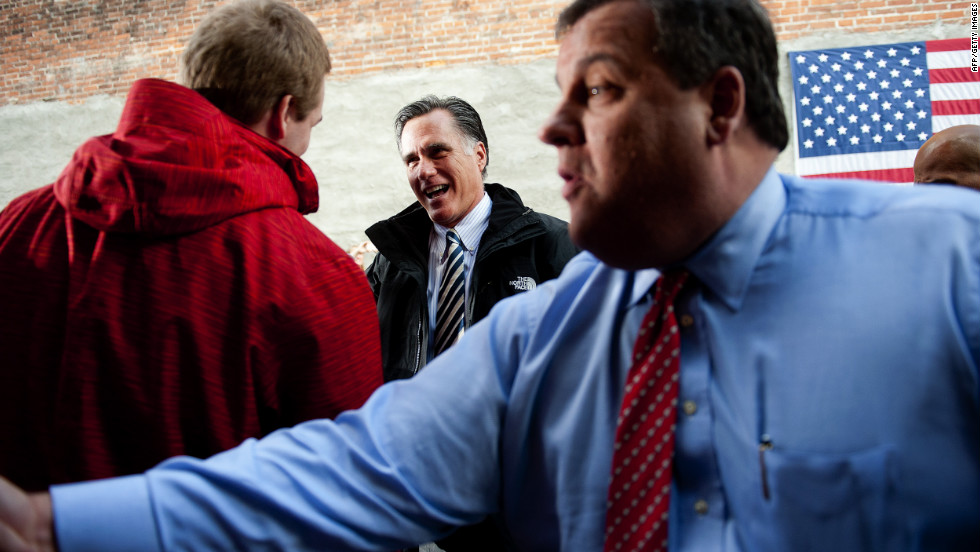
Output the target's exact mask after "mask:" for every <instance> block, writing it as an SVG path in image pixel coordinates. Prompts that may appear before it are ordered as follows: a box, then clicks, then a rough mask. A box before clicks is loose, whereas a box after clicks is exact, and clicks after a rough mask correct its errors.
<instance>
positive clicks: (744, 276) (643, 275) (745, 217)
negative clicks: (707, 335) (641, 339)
mask: <svg viewBox="0 0 980 552" xmlns="http://www.w3.org/2000/svg"><path fill="white" fill-rule="evenodd" d="M785 208H786V189H785V188H784V187H783V183H782V180H781V179H780V177H779V174H778V173H777V172H776V170H775V169H774V168H771V167H770V169H769V172H767V173H766V176H765V177H764V178H763V179H762V182H761V183H759V185H758V186H757V187H756V189H755V190H754V191H753V192H752V194H751V195H750V196H749V198H748V199H747V200H746V201H745V203H743V204H742V206H741V207H740V208H739V209H738V211H736V212H735V215H734V216H732V218H731V219H729V220H728V222H727V223H725V225H724V226H722V227H721V230H719V231H718V233H716V234H715V235H714V236H713V237H712V238H711V239H710V240H709V241H708V243H707V244H705V245H704V246H703V247H702V248H701V249H699V250H698V251H697V252H696V253H695V254H694V255H693V256H692V257H691V258H689V259H688V260H687V261H685V262H684V263H683V266H684V267H685V268H687V269H688V270H690V271H691V274H693V275H694V276H696V277H697V278H698V280H699V281H700V282H701V285H703V286H705V287H707V288H708V289H710V290H711V291H712V292H713V293H714V294H715V295H717V296H718V297H719V298H720V299H721V300H722V302H724V303H725V305H726V306H727V307H728V308H730V309H732V310H738V309H739V308H740V307H741V305H742V300H743V298H744V297H745V292H746V291H747V290H748V287H749V281H750V280H751V277H752V272H753V271H754V270H755V267H756V265H757V264H758V261H759V257H761V256H762V251H763V249H764V248H765V247H766V244H767V243H768V242H769V236H770V235H771V234H772V230H773V228H774V227H775V226H776V223H777V221H779V219H780V217H781V216H782V214H783V211H784V210H785ZM659 276H660V271H659V270H656V269H647V270H640V271H637V273H636V276H635V278H634V280H633V293H632V297H631V302H630V304H636V303H638V302H639V301H641V300H642V299H643V297H644V296H645V295H646V294H647V293H648V292H649V291H650V288H652V287H653V284H654V282H656V280H657V278H658V277H659Z"/></svg>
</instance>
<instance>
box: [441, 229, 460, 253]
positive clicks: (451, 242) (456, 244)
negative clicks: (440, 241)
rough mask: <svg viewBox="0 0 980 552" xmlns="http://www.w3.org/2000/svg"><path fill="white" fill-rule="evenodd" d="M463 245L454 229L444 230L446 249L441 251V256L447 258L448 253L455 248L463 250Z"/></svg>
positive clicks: (455, 249)
mask: <svg viewBox="0 0 980 552" xmlns="http://www.w3.org/2000/svg"><path fill="white" fill-rule="evenodd" d="M465 249H466V248H465V247H463V240H462V239H460V237H459V234H457V233H456V230H455V229H452V230H449V231H448V232H446V250H445V251H444V252H443V253H442V258H443V259H445V258H447V257H448V256H449V255H450V254H452V253H453V252H455V251H457V250H460V251H461V250H465Z"/></svg>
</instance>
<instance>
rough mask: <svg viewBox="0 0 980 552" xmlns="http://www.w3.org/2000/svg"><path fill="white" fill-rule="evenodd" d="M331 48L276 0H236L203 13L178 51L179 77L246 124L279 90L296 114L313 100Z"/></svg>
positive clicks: (303, 17)
mask: <svg viewBox="0 0 980 552" xmlns="http://www.w3.org/2000/svg"><path fill="white" fill-rule="evenodd" d="M329 72H330V53H329V52H328V51H327V45H326V43H325V42H324V41H323V37H322V36H321V35H320V32H319V31H318V30H317V28H316V26H315V25H313V22H312V21H310V19H309V18H308V17H306V15H304V14H303V13H302V12H300V11H299V10H298V9H296V8H294V7H292V6H290V5H288V4H285V3H283V2H280V1H278V0H237V1H235V2H233V3H231V4H227V5H225V6H222V7H220V8H218V9H216V10H214V11H213V12H211V13H210V14H208V15H207V17H205V18H204V20H202V21H201V24H200V25H199V26H198V27H197V29H196V30H195V31H194V34H193V35H191V37H190V39H189V40H188V42H187V46H186V48H185V49H184V53H183V55H182V57H181V71H180V81H181V84H183V85H184V86H187V87H189V88H193V89H194V90H197V91H198V92H199V93H201V94H202V95H203V96H204V97H205V98H207V99H208V100H209V101H210V102H211V103H213V104H214V105H215V106H217V107H218V109H220V110H222V111H223V112H225V113H227V114H228V115H230V116H231V117H234V118H235V119H238V120H239V121H241V122H243V123H245V124H252V123H255V122H256V121H258V120H259V119H260V118H261V117H262V115H263V114H264V113H265V112H267V111H268V110H270V109H272V108H273V107H274V106H275V104H276V103H277V102H278V101H279V100H281V99H282V97H283V96H285V95H287V94H289V95H292V96H293V98H294V102H295V103H294V106H295V109H296V116H297V117H298V118H299V119H300V120H302V119H305V118H306V116H307V115H309V113H310V112H311V111H313V109H315V108H316V107H317V104H318V102H319V100H320V93H321V91H322V90H323V77H324V76H325V75H326V74H327V73H329Z"/></svg>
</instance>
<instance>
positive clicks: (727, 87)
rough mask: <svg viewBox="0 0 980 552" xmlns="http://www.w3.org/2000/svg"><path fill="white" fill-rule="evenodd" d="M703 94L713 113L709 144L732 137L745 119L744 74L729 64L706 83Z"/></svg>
mask: <svg viewBox="0 0 980 552" xmlns="http://www.w3.org/2000/svg"><path fill="white" fill-rule="evenodd" d="M702 94H703V95H704V99H705V101H706V102H707V104H708V106H709V108H710V110H711V113H710V120H709V121H708V134H707V139H708V145H716V144H720V143H722V142H724V141H726V140H728V139H729V138H730V137H731V135H732V133H733V132H734V131H735V129H737V128H738V127H739V126H740V125H741V124H742V122H743V119H744V118H745V80H743V79H742V73H741V71H739V70H738V69H736V68H735V67H733V66H731V65H726V66H724V67H722V68H721V69H718V71H716V72H715V74H714V75H713V76H712V77H711V78H710V79H709V80H708V81H707V82H705V83H704V84H703V85H702Z"/></svg>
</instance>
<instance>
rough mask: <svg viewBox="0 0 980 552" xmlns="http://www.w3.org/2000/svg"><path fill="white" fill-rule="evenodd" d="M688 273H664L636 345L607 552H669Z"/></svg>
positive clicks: (616, 455)
mask: <svg viewBox="0 0 980 552" xmlns="http://www.w3.org/2000/svg"><path fill="white" fill-rule="evenodd" d="M687 274H688V273H687V272H686V271H682V270H679V271H676V272H670V273H665V274H664V275H662V276H661V278H660V279H659V280H657V283H656V285H655V286H654V297H653V305H651V306H650V311H649V312H648V313H647V315H646V317H644V319H643V324H641V325H640V333H639V335H638V336H637V337H636V344H635V345H634V346H633V359H632V362H633V364H632V366H630V371H629V375H628V376H627V380H626V393H625V394H624V395H623V405H622V407H621V408H620V412H619V418H618V419H617V420H616V444H615V449H614V451H613V462H612V476H611V478H610V483H609V498H608V502H607V505H606V540H605V552H634V551H641V550H642V551H643V552H651V551H662V550H667V513H668V510H669V503H670V479H671V458H672V456H673V454H674V427H675V420H676V407H677V390H678V387H679V383H678V377H679V367H680V352H681V340H680V335H679V334H678V329H677V317H676V316H675V315H674V305H673V303H674V299H675V298H676V297H677V294H678V293H679V292H680V289H681V286H683V285H684V281H685V280H686V279H687Z"/></svg>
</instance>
